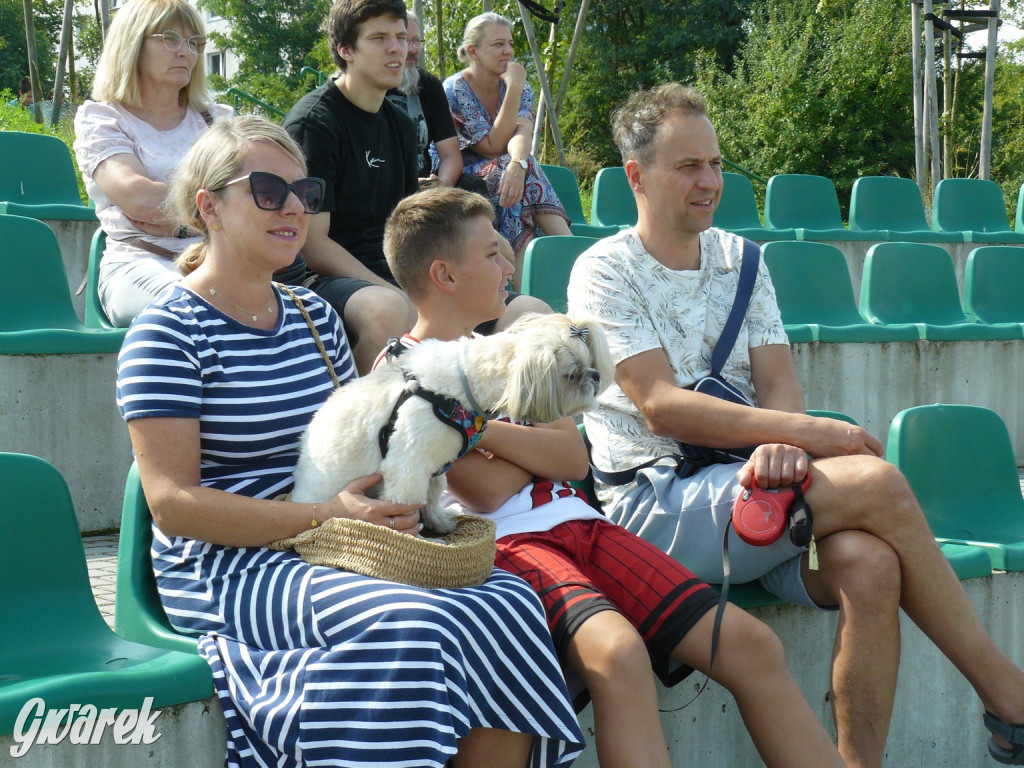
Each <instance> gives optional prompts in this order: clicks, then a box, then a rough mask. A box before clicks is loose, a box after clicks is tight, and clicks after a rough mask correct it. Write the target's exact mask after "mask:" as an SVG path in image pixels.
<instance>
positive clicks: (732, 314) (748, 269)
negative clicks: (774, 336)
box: [590, 237, 761, 485]
mask: <svg viewBox="0 0 1024 768" xmlns="http://www.w3.org/2000/svg"><path fill="white" fill-rule="evenodd" d="M760 261H761V246H759V245H758V244H757V243H755V242H754V241H753V240H748V239H747V238H745V237H744V238H743V263H742V264H740V277H739V282H738V283H737V285H736V297H735V298H734V299H733V302H732V309H730V310H729V317H727V318H726V320H725V326H724V327H723V328H722V334H721V335H720V336H719V337H718V341H717V342H715V348H714V350H713V351H712V352H711V375H712V376H714V377H715V378H721V377H720V374H721V372H722V368H723V367H724V366H725V361H726V360H727V359H728V357H729V353H730V352H732V348H733V347H734V346H736V337H737V336H739V333H740V327H741V326H742V325H743V318H744V317H745V316H746V314H747V308H748V307H749V306H750V297H751V296H752V295H753V293H754V281H755V279H756V278H757V267H758V265H759V263H760ZM664 459H674V460H675V461H676V462H677V465H676V474H677V475H679V476H680V477H688V476H689V475H691V474H693V472H694V470H696V469H699V468H700V467H699V466H697V465H695V464H693V463H692V462H690V461H688V460H686V459H685V458H684V457H682V456H680V455H678V454H673V455H671V456H659V457H658V458H656V459H651V460H650V461H645V462H644V463H643V464H640V465H638V466H636V467H630V468H629V469H621V470H619V471H618V472H605V471H603V470H600V469H598V468H597V467H595V466H594V465H593V464H591V465H590V470H591V472H593V473H594V477H595V478H596V479H597V480H599V481H600V482H602V483H604V484H605V485H625V484H626V483H629V482H632V481H633V478H634V477H636V473H637V472H639V471H640V470H641V469H647V467H650V466H653V465H655V464H657V463H658V462H659V461H663V460H664Z"/></svg>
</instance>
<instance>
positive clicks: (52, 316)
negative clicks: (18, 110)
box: [0, 133, 81, 331]
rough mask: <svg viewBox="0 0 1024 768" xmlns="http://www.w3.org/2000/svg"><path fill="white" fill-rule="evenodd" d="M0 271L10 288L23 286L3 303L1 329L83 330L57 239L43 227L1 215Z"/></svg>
mask: <svg viewBox="0 0 1024 768" xmlns="http://www.w3.org/2000/svg"><path fill="white" fill-rule="evenodd" d="M0 135H3V134H2V133H0ZM0 268H2V270H3V275H4V282H5V284H6V285H8V286H9V287H10V288H15V287H20V288H22V290H8V291H6V296H5V297H4V300H3V301H2V302H0V331H20V330H29V329H35V328H79V327H81V323H80V322H79V320H78V316H77V315H76V314H75V307H74V305H73V304H72V303H71V290H70V289H69V288H68V280H67V276H66V274H65V272H64V261H63V259H62V258H61V254H60V245H59V244H58V243H57V236H56V235H55V234H54V233H53V230H51V229H50V228H49V227H48V226H46V225H45V224H44V223H42V222H41V221H38V220H36V219H29V218H26V217H24V216H9V215H2V214H0ZM29 288H31V290H28V289H29Z"/></svg>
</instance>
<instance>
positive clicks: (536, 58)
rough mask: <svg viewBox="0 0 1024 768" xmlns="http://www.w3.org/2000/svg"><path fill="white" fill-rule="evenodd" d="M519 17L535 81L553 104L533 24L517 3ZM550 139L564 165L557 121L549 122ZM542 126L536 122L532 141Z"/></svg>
mask: <svg viewBox="0 0 1024 768" xmlns="http://www.w3.org/2000/svg"><path fill="white" fill-rule="evenodd" d="M518 5H519V16H520V17H521V18H522V20H523V29H524V30H525V31H526V40H527V41H528V42H529V43H530V53H532V54H533V64H534V66H535V67H536V69H537V79H538V80H539V81H540V91H541V94H542V95H543V97H544V100H545V101H546V102H547V103H548V104H553V103H554V101H553V100H552V98H551V91H550V90H549V88H548V79H547V77H546V76H545V74H544V63H543V62H542V61H541V58H540V49H539V48H538V47H537V35H536V33H535V32H534V31H533V22H532V21H530V13H529V11H527V10H526V8H525V7H524V6H523V4H522V3H519V4H518ZM550 124H551V138H552V139H553V140H554V142H555V151H556V152H558V163H559V165H565V164H566V162H565V149H564V147H563V146H562V132H561V131H560V130H559V129H558V120H551V121H550ZM542 128H543V126H542V125H541V123H540V121H539V120H538V121H537V125H535V126H534V128H533V130H534V140H535V142H536V135H537V131H538V130H541V129H542Z"/></svg>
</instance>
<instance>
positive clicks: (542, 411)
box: [498, 346, 563, 424]
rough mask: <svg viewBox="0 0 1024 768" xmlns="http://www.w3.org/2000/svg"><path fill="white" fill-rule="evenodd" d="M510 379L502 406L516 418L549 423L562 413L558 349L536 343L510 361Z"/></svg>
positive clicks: (502, 408)
mask: <svg viewBox="0 0 1024 768" xmlns="http://www.w3.org/2000/svg"><path fill="white" fill-rule="evenodd" d="M510 362H511V364H510V366H509V369H508V383H507V385H506V387H505V392H504V395H503V396H502V402H501V403H500V404H499V407H498V410H500V411H504V412H505V413H507V414H509V416H510V417H511V418H512V419H514V420H515V421H536V422H539V423H542V424H544V423H547V422H549V421H555V420H557V419H560V418H561V417H562V411H561V408H562V392H561V387H562V381H563V377H562V376H560V375H559V371H558V359H557V355H556V354H555V350H554V349H552V348H551V347H549V346H543V347H541V346H534V347H532V348H531V349H530V350H529V351H528V352H527V353H525V354H518V355H515V356H514V357H513V359H512V360H511V361H510Z"/></svg>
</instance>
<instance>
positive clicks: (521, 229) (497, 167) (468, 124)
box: [444, 72, 569, 253]
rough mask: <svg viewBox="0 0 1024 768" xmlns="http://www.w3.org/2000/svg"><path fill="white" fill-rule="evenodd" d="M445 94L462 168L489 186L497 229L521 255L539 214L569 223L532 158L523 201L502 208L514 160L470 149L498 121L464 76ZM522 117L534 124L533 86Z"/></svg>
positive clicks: (451, 82)
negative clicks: (501, 195) (504, 176)
mask: <svg viewBox="0 0 1024 768" xmlns="http://www.w3.org/2000/svg"><path fill="white" fill-rule="evenodd" d="M444 92H445V95H446V96H447V97H448V108H449V109H450V110H451V112H452V120H454V122H455V130H456V132H457V133H458V135H459V149H461V150H462V166H463V171H464V172H466V173H473V174H476V175H477V176H480V177H482V178H483V180H484V181H485V182H486V183H487V191H488V192H489V193H490V196H491V203H492V204H493V205H494V209H495V211H497V213H498V219H497V229H498V231H499V232H501V234H502V235H504V237H505V238H506V239H507V240H508V241H509V242H510V243H511V244H512V248H513V250H515V251H516V252H517V253H518V252H519V250H520V249H521V248H522V247H523V246H525V245H526V244H527V243H528V242H529V241H530V240H531V239H532V238H533V237H534V236H535V235H536V234H537V230H538V227H537V222H536V216H537V214H538V213H553V214H555V215H557V216H561V217H562V218H563V219H565V223H566V225H568V224H569V217H568V216H566V214H565V208H563V207H562V203H561V201H560V200H559V199H558V195H556V194H555V190H554V189H552V187H551V182H549V181H548V178H547V176H545V175H544V171H543V170H542V169H541V167H540V163H538V162H537V160H536V158H534V157H533V156H532V155H531V156H530V157H528V158H527V163H528V167H527V169H526V179H525V181H524V184H523V197H522V199H520V200H519V202H517V203H516V204H515V205H513V206H512V207H510V208H502V207H500V206H499V205H498V189H499V187H500V186H501V176H502V174H503V173H504V172H505V167H506V166H507V165H508V164H509V162H510V161H511V160H512V158H511V157H510V156H509V154H508V153H505V154H503V155H499V156H498V157H493V158H487V157H484V156H483V155H479V154H477V153H476V152H474V151H473V150H472V149H470V147H472V146H474V145H476V144H478V143H479V142H480V141H482V140H483V139H484V137H485V136H487V134H488V133H490V132H491V129H492V128H493V127H494V121H493V120H492V119H491V116H490V115H489V114H488V113H487V110H486V109H485V108H484V105H483V103H482V102H481V101H480V99H479V97H478V96H477V95H476V93H475V92H474V91H473V89H472V88H471V87H470V85H469V83H468V82H466V78H464V77H463V76H462V73H461V72H460V73H458V74H455V75H452V76H451V77H449V78H448V79H447V80H445V81H444ZM499 94H500V95H499V98H498V107H499V109H500V108H501V103H502V102H503V101H504V100H505V83H504V81H502V82H501V83H500V84H499ZM518 114H519V116H520V117H528V118H529V119H530V120H531V122H532V121H533V88H531V87H530V84H529V83H526V84H525V85H524V86H523V95H522V98H520V99H519V113H518Z"/></svg>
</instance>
